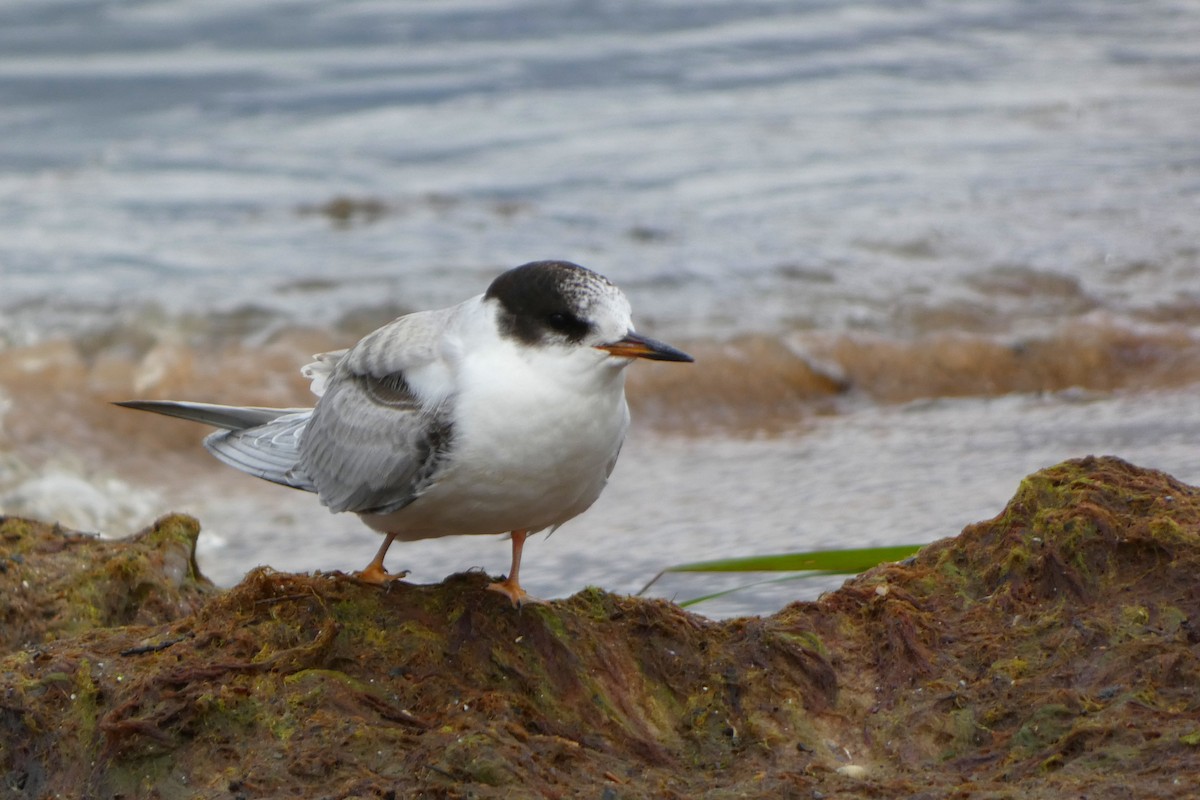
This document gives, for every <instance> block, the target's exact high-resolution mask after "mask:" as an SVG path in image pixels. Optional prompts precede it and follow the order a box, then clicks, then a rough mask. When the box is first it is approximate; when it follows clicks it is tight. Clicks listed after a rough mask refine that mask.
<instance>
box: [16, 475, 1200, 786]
mask: <svg viewBox="0 0 1200 800" xmlns="http://www.w3.org/2000/svg"><path fill="white" fill-rule="evenodd" d="M797 513H803V509H797ZM198 535H199V526H198V525H197V523H196V522H195V521H194V520H191V519H190V518H187V517H182V516H168V517H164V518H163V519H161V520H159V522H158V523H156V524H155V525H154V526H153V527H152V528H150V529H148V530H147V531H145V532H143V533H141V534H139V535H138V536H136V537H133V538H131V539H128V540H122V541H109V540H102V539H97V538H94V537H90V536H86V535H83V534H78V533H73V532H70V531H65V530H62V529H61V528H59V527H57V526H53V525H47V524H43V523H39V522H33V521H29V520H23V519H16V518H7V519H2V520H0V620H2V622H3V625H2V627H0V653H2V656H0V798H9V797H11V798H48V797H68V798H74V797H80V798H82V797H88V798H142V797H147V798H196V797H199V798H264V797H307V798H350V797H364V798H380V797H387V798H404V797H425V798H501V797H503V798H511V797H538V798H542V797H545V798H568V797H586V798H596V799H597V800H617V798H733V797H750V798H758V797H762V798H862V797H874V798H892V797H908V798H949V797H955V798H968V797H969V798H1010V797H1021V798H1055V799H1056V800H1057V798H1063V797H1084V796H1086V797H1088V798H1091V799H1092V800H1096V799H1097V798H1110V797H1111V798H1124V797H1128V796H1130V792H1131V791H1136V794H1137V796H1138V797H1139V798H1159V797H1161V798H1167V797H1172V798H1173V797H1185V796H1191V795H1193V794H1194V793H1195V792H1197V791H1198V790H1200V692H1198V691H1197V687H1200V583H1198V582H1197V579H1196V576H1197V574H1200V489H1196V488H1194V487H1191V486H1187V485H1184V484H1182V483H1179V482H1178V481H1175V480H1174V479H1172V478H1171V477H1169V476H1167V475H1165V474H1162V473H1159V472H1155V471H1152V470H1146V469H1141V468H1138V467H1135V466H1132V465H1130V464H1127V463H1125V462H1123V461H1120V460H1118V459H1115V458H1086V459H1081V460H1077V461H1070V462H1066V463H1063V464H1060V465H1057V466H1054V467H1051V468H1049V469H1046V470H1043V471H1041V472H1038V473H1035V474H1033V475H1031V476H1029V477H1028V478H1026V479H1025V480H1024V481H1023V482H1022V483H1021V485H1020V487H1019V489H1018V491H1017V493H1016V495H1015V496H1014V497H1013V499H1012V500H1011V501H1010V502H1009V504H1008V505H1007V507H1006V508H1005V509H1004V510H1003V511H1002V512H1001V513H1000V514H999V515H998V516H997V517H995V518H994V519H992V520H988V521H986V522H982V523H978V524H976V525H972V526H969V527H968V528H966V529H965V530H964V531H963V532H962V533H961V534H960V535H959V536H957V537H954V538H951V539H946V540H943V541H940V542H936V543H934V544H931V545H929V546H928V547H926V548H925V549H923V550H922V551H921V552H920V553H919V554H918V555H917V556H915V557H914V558H913V559H910V560H909V561H907V562H905V563H901V564H887V565H883V566H880V567H877V568H876V569H873V570H871V571H869V572H867V573H865V574H863V575H860V576H858V577H856V578H854V579H852V580H850V581H847V582H846V584H845V585H844V586H843V587H842V588H841V589H839V590H837V591H835V592H830V593H828V594H826V595H824V596H822V597H821V598H820V599H819V600H817V601H815V602H802V603H794V604H792V605H790V606H788V607H786V608H784V609H783V610H782V611H780V612H779V613H777V614H775V615H773V616H770V617H765V618H746V619H738V620H731V621H727V622H713V621H710V620H706V619H705V618H703V617H701V616H697V615H694V614H689V613H687V612H685V611H683V610H681V609H679V608H678V607H676V606H674V605H672V604H670V603H667V602H663V601H658V600H642V599H637V598H630V597H619V596H615V595H611V594H608V593H606V592H604V591H602V590H599V589H592V590H588V591H585V592H582V593H580V594H577V595H575V596H574V597H571V598H568V599H564V600H555V601H551V602H549V603H545V604H533V605H527V606H525V607H524V608H522V609H520V610H519V611H518V610H514V609H512V608H511V607H509V605H508V604H507V602H506V601H505V600H504V599H503V598H502V597H500V596H499V595H496V594H495V593H492V592H487V591H485V590H484V586H485V584H486V582H487V580H488V578H487V577H486V576H484V575H482V574H477V573H468V574H462V575H454V576H451V577H450V578H447V579H446V580H445V581H444V582H443V583H441V584H438V585H432V586H416V585H409V584H404V583H397V584H394V585H393V586H392V587H391V588H389V589H387V590H381V589H379V588H377V587H373V586H367V585H362V584H360V583H358V582H356V581H355V580H353V579H352V578H349V577H347V576H342V575H290V574H282V573H275V572H272V571H270V570H267V569H258V570H255V571H253V572H251V573H250V574H249V575H247V576H246V578H245V580H244V581H242V583H240V584H239V585H238V586H235V587H233V588H232V589H229V590H220V589H217V588H215V587H214V586H212V584H210V583H209V582H208V581H207V580H205V579H204V578H203V577H202V576H201V575H200V573H199V570H198V569H197V567H196V564H195V560H194V546H195V541H196V537H197V536H198ZM1134 787H1135V788H1134Z"/></svg>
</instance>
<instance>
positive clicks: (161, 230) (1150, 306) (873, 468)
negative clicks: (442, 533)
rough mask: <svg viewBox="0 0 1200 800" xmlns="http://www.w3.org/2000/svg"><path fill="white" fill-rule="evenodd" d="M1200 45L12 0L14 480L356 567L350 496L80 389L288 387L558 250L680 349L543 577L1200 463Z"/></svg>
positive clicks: (530, 12) (881, 525)
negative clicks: (282, 478)
mask: <svg viewBox="0 0 1200 800" xmlns="http://www.w3.org/2000/svg"><path fill="white" fill-rule="evenodd" d="M1196 41H1200V9H1197V7H1196V6H1195V5H1194V4H1192V3H1188V2H1168V1H1166V0H1152V1H1151V2H1144V3H1137V4H1094V3H1085V2H1066V3H1056V4H1045V3H1035V2H1006V1H1002V0H986V1H981V2H971V3H962V2H948V1H947V2H923V3H908V4H902V5H897V4H894V3H882V2H879V3H866V2H863V3H825V2H719V1H714V2H700V3H695V2H689V3H682V2H654V3H621V2H601V3H589V4H561V3H549V2H519V1H517V0H510V1H507V2H506V1H503V0H501V1H498V2H489V3H479V2H467V1H464V2H438V3H425V2H396V3H376V2H366V1H365V0H364V1H363V2H344V3H338V4H327V3H319V2H300V1H296V2H287V1H285V0H278V1H276V2H264V3H253V4H237V3H201V2H197V1H195V0H192V1H191V2H189V1H188V0H172V1H162V2H140V3H109V2H101V1H100V0H14V1H13V2H9V3H6V4H4V5H3V7H0V345H2V346H3V349H0V398H2V399H3V405H2V406H0V408H3V409H4V413H3V416H2V417H0V508H3V509H4V510H5V511H8V512H10V513H15V512H22V513H41V514H46V515H54V516H58V517H60V518H64V519H66V520H68V521H70V519H71V517H72V515H74V516H75V518H76V519H77V520H78V522H77V524H81V525H85V526H87V525H92V526H94V527H103V528H105V529H106V530H114V531H119V530H129V529H132V528H135V527H137V526H139V525H141V524H145V523H146V522H147V521H149V519H150V518H152V516H153V515H154V514H156V513H158V512H160V511H165V510H167V509H168V508H176V507H189V508H193V509H196V510H198V511H199V512H200V513H201V517H202V521H203V522H204V523H205V524H206V527H207V529H208V530H209V531H211V532H212V534H213V535H212V536H211V537H210V538H209V541H208V542H207V543H206V544H205V545H204V559H205V565H206V568H208V569H209V571H210V572H212V573H213V574H214V575H217V576H219V577H220V578H221V579H222V580H224V581H232V580H235V579H236V578H237V576H238V574H240V572H241V570H243V569H244V567H245V566H246V565H247V564H251V563H258V562H266V563H272V564H274V565H276V566H279V567H281V568H283V567H286V568H294V569H316V568H327V567H332V566H341V567H351V566H355V564H353V563H349V564H346V563H342V562H341V561H340V560H339V559H342V558H343V556H344V555H346V554H347V553H348V552H349V551H348V550H347V548H349V547H354V548H357V549H356V550H355V551H354V552H355V558H354V559H352V560H353V561H357V560H365V558H366V557H369V555H370V552H371V551H372V550H373V548H374V546H375V544H376V541H375V540H374V539H373V537H372V536H371V535H370V534H367V533H365V532H364V531H361V530H360V526H359V524H358V523H357V522H356V521H355V520H353V519H346V520H340V519H336V518H332V517H331V518H328V526H325V525H324V522H325V518H324V517H317V519H319V520H321V525H320V526H319V527H318V528H317V529H314V528H313V518H314V515H313V514H312V513H311V512H312V510H313V509H315V508H316V505H315V501H313V500H312V498H308V497H305V496H302V495H299V494H297V493H290V492H283V491H282V490H278V489H275V488H274V487H270V486H261V487H259V486H256V485H254V483H253V482H252V481H249V480H242V479H240V476H237V475H234V474H229V475H226V474H224V473H222V472H220V471H219V470H217V469H215V468H211V467H210V466H209V465H208V464H207V463H206V462H205V460H204V459H205V458H206V455H205V454H204V453H203V452H202V451H200V449H199V448H198V447H197V446H196V444H195V439H196V438H197V437H198V436H199V434H200V433H201V432H200V431H193V430H190V429H187V428H186V426H183V425H182V423H171V422H159V421H154V422H150V421H138V422H130V421H127V418H125V417H122V416H120V415H119V414H118V413H117V412H114V411H113V410H111V409H109V408H108V407H107V406H106V405H105V401H107V400H111V399H120V398H123V397H128V396H130V395H131V394H135V393H136V394H139V395H149V396H164V395H166V394H178V393H183V395H181V396H187V397H189V398H192V399H201V400H212V401H226V402H247V403H280V404H289V405H290V404H295V403H299V402H305V397H304V386H303V383H302V382H301V381H300V380H299V378H298V377H297V376H296V375H295V374H294V369H295V368H296V367H298V366H299V365H300V364H302V363H303V361H304V358H305V357H306V355H307V354H308V353H309V352H314V351H315V350H319V349H328V348H329V347H336V346H344V345H345V344H348V343H349V342H351V341H353V339H354V337H355V336H357V335H361V334H362V333H363V332H365V331H366V330H368V329H369V328H370V327H371V326H372V325H374V324H378V323H380V322H382V321H384V320H386V319H387V318H389V317H390V316H393V315H395V314H397V313H402V312H404V311H407V310H412V309H417V308H425V307H430V306H436V305H441V304H447V303H451V302H455V301H457V300H460V299H463V298H464V297H466V296H468V295H470V294H473V293H476V292H478V291H481V290H482V289H483V288H484V287H485V286H486V285H487V282H488V281H489V280H490V279H491V277H493V276H494V275H495V274H496V273H498V272H499V271H500V270H502V269H504V268H506V267H508V266H512V265H515V264H518V263H521V262H524V261H528V260H532V259H536V258H547V257H560V258H569V259H572V260H576V261H579V262H581V263H584V264H585V265H588V266H591V267H593V268H594V269H597V270H599V271H601V272H604V273H605V274H608V275H609V276H610V277H612V278H613V279H615V280H616V281H617V282H618V283H619V284H620V285H622V286H623V287H624V288H625V289H626V292H627V293H628V294H629V295H630V297H631V299H632V301H633V305H634V309H635V315H636V318H637V319H638V322H639V325H640V327H641V328H642V329H643V330H646V331H648V332H650V333H652V334H653V335H657V336H661V337H663V338H666V339H668V340H670V341H672V342H674V343H677V344H680V345H681V346H685V347H687V348H689V349H695V350H696V351H697V353H698V354H699V355H701V356H702V357H701V359H700V361H699V362H698V363H697V364H696V365H695V366H694V368H692V369H691V372H690V373H687V377H680V375H681V374H680V373H675V374H671V375H668V374H666V373H663V372H661V371H657V370H656V367H657V366H659V365H639V374H638V375H636V376H635V380H634V381H633V384H632V388H631V394H632V395H633V401H634V403H635V411H636V412H637V413H638V414H639V416H640V418H641V420H642V423H643V424H642V426H641V427H640V428H639V429H637V430H635V433H634V435H635V439H634V440H633V441H631V443H630V444H629V446H628V447H627V450H626V452H625V454H624V456H623V459H622V464H621V466H620V467H619V469H618V471H617V473H616V476H615V478H614V481H615V482H614V485H613V486H612V487H611V490H610V491H609V492H608V493H607V494H606V495H605V497H604V498H602V500H601V501H600V503H598V504H597V506H596V507H595V508H594V509H593V510H591V511H590V512H589V513H588V514H586V515H584V517H582V518H580V519H578V520H576V521H574V522H572V523H571V524H570V525H568V526H567V527H565V528H564V529H563V530H562V531H561V532H560V533H558V534H556V535H555V536H554V537H552V538H551V539H550V540H549V541H548V542H544V543H543V542H541V541H538V542H536V543H535V544H534V545H531V547H530V549H529V551H528V554H529V555H528V563H527V575H528V581H529V583H530V588H531V589H533V590H534V591H535V592H536V593H540V594H545V595H554V594H559V593H563V592H568V591H572V590H573V589H574V588H577V587H578V586H579V585H581V584H580V581H590V582H598V583H601V584H602V585H604V586H606V587H608V588H612V589H614V590H628V589H630V588H633V587H635V586H636V585H639V584H640V582H642V581H643V579H648V577H649V575H651V574H653V573H654V572H655V571H657V569H658V568H660V567H662V566H666V565H667V564H669V563H674V562H678V561H689V560H695V559H696V558H710V557H719V556H725V555H730V554H732V553H750V552H779V551H783V550H789V549H798V548H804V547H813V546H827V545H830V544H844V545H853V544H874V543H893V542H901V541H903V542H907V541H914V540H920V539H921V538H922V537H928V538H933V537H937V536H943V535H949V534H951V533H954V532H955V530H956V529H957V527H961V525H962V524H964V523H965V522H967V521H970V520H971V519H974V518H977V517H980V516H989V515H990V514H992V513H995V512H996V511H998V510H999V506H1000V504H1001V503H1002V501H1003V500H1004V499H1005V498H1006V497H1007V496H1008V495H1009V494H1011V492H1012V490H1013V489H1014V488H1015V486H1016V482H1017V480H1019V478H1020V476H1021V475H1023V474H1024V473H1025V472H1027V471H1029V470H1031V469H1033V468H1035V467H1037V466H1041V465H1044V464H1047V463H1051V462H1052V461H1055V460H1058V459H1060V458H1065V457H1069V456H1072V455H1083V454H1084V453H1086V452H1111V453H1116V454H1118V455H1125V456H1126V457H1130V458H1133V459H1134V460H1139V461H1140V462H1141V463H1143V464H1145V465H1147V466H1157V467H1162V468H1166V469H1169V470H1172V471H1174V472H1175V473H1176V474H1177V475H1179V477H1181V478H1184V479H1188V480H1198V479H1200V455H1193V453H1195V452H1198V451H1197V448H1196V447H1195V446H1194V443H1195V441H1196V438H1195V436H1194V434H1195V432H1196V427H1197V426H1198V425H1200V422H1198V420H1200V411H1197V410H1196V405H1197V404H1195V403H1194V402H1190V397H1191V396H1192V395H1193V394H1194V387H1195V386H1196V384H1197V382H1198V381H1200V346H1198V338H1197V335H1198V332H1200V246H1198V245H1197V241H1198V237H1197V233H1198V231H1197V222H1196V220H1197V219H1200V139H1198V138H1197V136H1196V131H1197V130H1200V50H1197V48H1196V46H1195V42H1196ZM642 367H648V368H649V369H643V368H642ZM1080 398H1086V402H1083V401H1082V400H1081V399H1080ZM922 399H925V400H922ZM126 413H128V412H126ZM1114 415H1115V416H1114ZM987 432H992V433H990V434H989V436H988V438H986V439H985V440H984V441H983V442H981V441H980V440H979V438H978V437H979V436H980V435H983V434H984V433H987ZM984 453H986V457H983V454H984ZM164 463H165V464H167V465H169V470H165V471H164V469H163V468H162V465H163V464H164ZM651 476H652V477H653V480H652V481H651V480H649V478H650V477H651ZM647 481H648V482H647ZM643 483H645V485H648V486H652V487H654V488H653V489H650V490H644V491H643V490H641V489H640V487H641V486H642V485H643ZM135 487H136V488H135ZM835 531H836V535H833V533H832V532H835ZM622 537H624V538H622ZM351 543H352V544H351ZM632 543H636V548H635V547H633V546H632ZM421 547H422V548H423V547H425V545H421ZM428 547H429V548H430V549H429V550H424V549H409V550H408V551H406V552H409V553H411V556H407V555H404V556H402V555H400V554H399V549H398V550H397V558H399V559H402V560H404V561H405V563H406V565H408V566H413V565H414V564H413V562H417V563H416V566H417V567H418V574H419V575H421V576H422V579H431V580H432V579H436V578H437V577H439V576H440V575H441V574H445V573H446V572H448V571H450V570H453V569H457V568H460V567H465V566H471V565H472V564H476V563H482V557H481V555H480V554H482V553H484V552H486V553H487V554H488V555H487V561H486V563H485V564H483V565H484V566H486V567H487V568H488V569H491V570H493V571H502V570H503V569H504V568H505V566H506V560H505V556H504V550H505V547H504V545H503V544H502V543H498V544H495V545H494V546H491V545H489V546H487V547H485V546H483V545H481V544H479V543H475V542H465V543H464V542H456V541H453V540H451V541H446V542H435V543H429V545H428ZM464 553H465V554H469V557H466V558H464V557H463V554H464ZM335 562H336V563H335ZM676 588H677V584H669V585H666V586H664V588H663V591H666V592H668V593H673V592H675V591H676ZM793 589H794V587H791V586H789V587H788V588H786V589H785V590H783V591H792V590H793ZM773 592H774V593H773ZM781 596H782V595H780V594H778V592H776V591H775V590H774V589H772V590H771V591H766V592H764V593H760V594H758V595H747V596H746V597H748V598H749V599H745V600H739V601H732V604H731V605H729V606H725V607H720V608H719V607H717V606H712V607H711V608H712V609H713V610H712V611H711V612H710V613H732V612H733V611H738V610H764V609H767V608H769V607H771V605H772V604H777V603H778V601H779V599H780V597H781ZM739 603H740V605H739ZM721 608H726V609H728V610H726V611H723V610H721Z"/></svg>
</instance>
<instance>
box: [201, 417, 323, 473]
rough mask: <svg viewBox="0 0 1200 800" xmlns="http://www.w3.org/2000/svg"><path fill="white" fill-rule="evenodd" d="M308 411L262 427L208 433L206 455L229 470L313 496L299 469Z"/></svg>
mask: <svg viewBox="0 0 1200 800" xmlns="http://www.w3.org/2000/svg"><path fill="white" fill-rule="evenodd" d="M311 414H312V412H311V410H308V409H306V410H304V411H300V412H296V413H292V414H286V415H284V416H281V417H279V418H278V419H275V420H273V421H271V422H268V423H266V424H265V425H256V426H255V427H253V428H243V429H241V430H227V431H217V432H216V433H210V434H209V435H208V436H206V437H204V447H205V448H206V449H207V450H208V452H210V453H212V454H213V455H214V456H216V457H217V458H219V459H220V460H221V461H224V462H225V463H226V464H228V465H229V466H231V467H233V468H235V469H240V470H241V471H242V472H245V473H247V474H248V475H253V476H255V477H257V478H262V479H263V480H268V481H271V482H272V483H279V484H282V485H284V486H291V487H292V488H294V489H303V490H304V491H306V492H315V491H316V490H317V489H316V487H315V486H314V485H313V483H312V481H311V480H309V479H308V477H307V476H306V475H305V474H304V471H303V470H302V469H300V468H298V466H297V463H298V462H299V460H300V437H301V436H302V434H303V432H304V427H305V425H307V424H308V419H309V416H311Z"/></svg>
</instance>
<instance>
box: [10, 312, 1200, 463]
mask: <svg viewBox="0 0 1200 800" xmlns="http://www.w3.org/2000/svg"><path fill="white" fill-rule="evenodd" d="M127 344H128V342H127V341H124V340H122V343H121V344H119V345H113V346H109V347H105V346H101V345H98V344H97V342H96V341H94V340H84V341H72V340H67V339H58V340H53V341H46V342H41V343H39V344H35V345H29V346H20V347H9V348H7V349H4V350H0V392H2V393H3V396H4V397H5V403H6V409H7V410H6V413H5V416H4V418H3V425H2V427H0V451H12V450H14V449H16V450H19V451H20V452H22V453H23V454H25V455H24V457H26V458H32V459H34V460H38V459H45V458H53V457H57V456H59V455H60V454H61V453H63V452H71V453H78V452H80V450H81V448H82V449H83V451H84V452H86V451H88V450H91V449H94V450H95V451H96V454H97V455H100V454H104V455H106V456H107V455H111V454H112V453H121V452H124V451H126V450H128V449H130V448H133V449H142V448H148V447H153V448H156V449H160V450H161V449H166V450H178V449H184V448H190V447H193V446H194V444H195V440H196V438H197V436H198V433H199V432H198V431H196V430H195V429H194V428H193V427H191V426H184V425H178V424H175V423H172V422H170V421H161V420H154V421H153V423H152V422H151V421H149V420H148V419H147V418H145V417H143V416H140V415H133V414H129V413H128V412H127V411H123V410H121V409H116V408H114V407H112V406H111V405H110V401H114V400H122V399H130V398H146V399H162V398H175V399H191V400H199V401H208V402H225V403H237V404H245V405H267V406H271V405H277V406H297V405H307V404H310V403H311V402H312V400H313V398H312V396H311V395H310V394H309V392H308V385H307V382H306V381H305V380H304V378H303V377H302V376H301V375H300V373H299V367H300V366H301V365H303V364H305V363H307V361H308V360H309V356H310V355H311V354H312V353H316V352H322V351H326V350H332V349H337V348H339V347H344V346H346V345H347V344H349V341H348V340H347V339H346V337H345V336H344V335H342V334H340V333H337V332H326V331H315V330H306V329H288V330H286V331H283V332H281V333H279V334H277V335H275V336H273V337H272V338H271V339H270V340H269V341H267V342H263V343H250V342H229V343H226V344H213V343H207V344H189V343H186V342H183V341H172V340H169V339H168V340H166V341H158V342H156V343H153V344H146V343H143V344H142V345H141V346H139V347H136V348H131V347H128V346H127ZM677 344H679V345H680V346H681V347H684V348H685V349H687V350H688V351H689V352H691V353H692V354H693V355H694V356H695V357H696V363H695V364H694V365H688V366H686V367H678V368H673V369H664V368H662V367H661V366H660V365H654V364H635V365H633V367H632V368H631V369H630V371H629V390H628V394H629V400H630V404H631V406H632V407H633V412H634V417H635V420H636V421H637V423H638V424H641V425H646V426H648V427H651V428H656V429H659V430H662V431H666V432H673V433H676V432H684V433H698V434H703V433H706V432H722V431H724V432H734V433H737V432H768V433H769V432H771V431H780V430H786V429H790V428H792V427H794V426H797V425H800V424H802V423H803V421H804V420H805V419H806V418H809V417H811V416H812V415H814V414H822V415H825V414H837V413H841V412H843V411H845V410H848V409H854V408H858V407H861V405H862V404H863V403H874V404H895V403H904V402H908V401H912V400H917V399H921V398H945V397H990V396H998V395H1005V394H1014V393H1016V394H1023V393H1040V392H1058V391H1062V390H1066V389H1072V388H1079V389H1085V390H1093V391H1101V392H1107V391H1114V390H1134V391H1139V390H1153V389H1159V388H1170V387H1177V386H1182V385H1187V384H1191V383H1195V382H1200V341H1198V339H1197V337H1196V335H1195V334H1194V333H1193V332H1192V331H1190V330H1189V329H1187V328H1183V327H1179V326H1146V325H1140V326H1137V325H1132V324H1129V323H1125V322H1117V321H1112V320H1107V319H1102V318H1094V319H1088V320H1083V321H1074V322H1070V323H1067V324H1065V325H1063V326H1062V327H1060V328H1059V329H1057V330H1055V331H1051V332H1049V333H1047V334H1044V335H1040V336H1036V337H1031V338H1028V339H1019V340H1018V339H1007V340H1006V339H1003V338H997V337H992V336H985V335H974V334H972V335H967V334H950V333H942V334H936V335H928V336H923V337H919V338H915V339H911V340H895V339H888V338H886V337H883V336H879V335H875V334H863V333H848V334H828V333H826V334H813V333H804V332H793V333H790V334H785V335H746V336H742V337H739V338H736V339H733V340H730V341H725V342H715V341H683V342H678V343H677ZM145 451H146V450H143V452H145Z"/></svg>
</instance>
